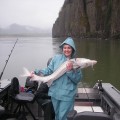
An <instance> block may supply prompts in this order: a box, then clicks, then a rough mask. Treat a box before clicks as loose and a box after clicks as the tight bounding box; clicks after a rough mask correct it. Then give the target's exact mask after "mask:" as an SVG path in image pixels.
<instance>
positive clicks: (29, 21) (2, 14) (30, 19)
mask: <svg viewBox="0 0 120 120" xmlns="http://www.w3.org/2000/svg"><path fill="white" fill-rule="evenodd" d="M63 3H64V0H0V28H5V27H8V26H9V25H11V24H13V23H16V24H20V25H30V26H34V27H40V28H52V26H53V24H54V22H55V20H56V18H57V17H58V14H59V12H60V10H61V7H62V5H63Z"/></svg>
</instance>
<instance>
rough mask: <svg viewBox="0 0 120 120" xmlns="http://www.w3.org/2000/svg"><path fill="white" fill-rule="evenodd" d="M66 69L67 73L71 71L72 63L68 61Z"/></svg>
mask: <svg viewBox="0 0 120 120" xmlns="http://www.w3.org/2000/svg"><path fill="white" fill-rule="evenodd" d="M66 69H67V71H70V70H72V69H73V63H72V62H71V61H68V63H67V65H66Z"/></svg>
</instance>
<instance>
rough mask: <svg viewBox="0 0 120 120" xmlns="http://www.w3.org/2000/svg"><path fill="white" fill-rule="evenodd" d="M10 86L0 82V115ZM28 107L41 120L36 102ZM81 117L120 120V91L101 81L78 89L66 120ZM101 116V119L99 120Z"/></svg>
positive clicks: (2, 81) (8, 81)
mask: <svg viewBox="0 0 120 120" xmlns="http://www.w3.org/2000/svg"><path fill="white" fill-rule="evenodd" d="M10 85H11V80H1V81H0V103H1V105H0V115H1V114H2V112H4V111H5V109H4V108H7V107H6V103H7V98H8V97H7V94H8V91H9V88H10ZM29 107H30V109H31V110H32V113H33V114H34V116H35V118H36V119H38V120H43V118H44V113H43V111H42V109H41V108H40V106H39V105H38V104H37V103H36V102H34V103H33V104H29ZM81 115H82V117H83V116H84V117H85V118H84V119H83V120H91V118H92V120H94V119H93V118H95V117H96V115H97V118H98V120H120V91H119V90H118V89H116V88H115V87H114V86H113V85H112V84H110V83H102V81H97V83H96V84H95V85H94V86H93V87H91V88H87V87H80V88H78V91H77V94H76V98H75V105H74V110H73V111H71V112H70V113H69V114H68V120H79V119H75V117H76V116H77V117H78V116H81ZM104 115H106V116H107V119H104ZM101 116H102V117H103V118H102V119H99V118H100V117H101ZM106 116H105V117H106ZM97 118H95V119H97ZM108 118H109V119H108ZM0 119H1V118H0ZM27 119H28V120H32V119H33V118H32V117H31V115H30V114H28V115H27Z"/></svg>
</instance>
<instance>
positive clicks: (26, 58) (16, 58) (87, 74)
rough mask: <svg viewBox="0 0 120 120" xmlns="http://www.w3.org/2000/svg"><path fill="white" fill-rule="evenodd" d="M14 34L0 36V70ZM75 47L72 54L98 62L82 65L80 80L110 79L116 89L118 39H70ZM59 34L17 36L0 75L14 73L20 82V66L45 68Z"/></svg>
mask: <svg viewBox="0 0 120 120" xmlns="http://www.w3.org/2000/svg"><path fill="white" fill-rule="evenodd" d="M16 40H17V38H16V37H0V74H1V72H2V71H3V68H4V66H5V64H6V62H7V61H6V60H7V59H8V57H9V55H10V53H11V50H12V48H13V46H14V44H15V41H16ZM74 40H75V43H76V48H77V54H76V57H82V58H89V59H95V60H97V61H98V63H97V64H96V65H95V66H94V67H93V68H86V69H82V72H83V79H82V81H81V82H82V83H84V85H85V86H88V87H90V86H93V85H94V84H95V83H96V82H97V81H98V80H102V81H103V82H107V83H111V84H113V85H114V86H115V87H117V89H119V90H120V78H119V75H120V40H110V41H109V40H102V39H78V38H77V39H74ZM63 41H64V39H63V38H59V39H58V38H57V39H55V38H51V37H19V38H18V42H17V44H16V46H15V48H14V49H13V52H12V54H11V56H10V59H9V61H8V63H7V65H6V68H5V70H4V73H3V76H2V79H12V78H13V77H15V76H16V77H18V78H19V81H20V84H21V85H24V83H25V79H26V78H22V77H20V75H21V74H22V73H23V67H26V68H28V69H29V70H30V71H32V70H34V69H36V68H40V69H42V68H45V67H46V64H47V61H48V59H49V58H51V57H52V56H54V55H55V54H57V53H61V52H62V51H61V50H60V49H59V45H60V44H61V43H62V42H63Z"/></svg>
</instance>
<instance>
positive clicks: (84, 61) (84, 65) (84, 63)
mask: <svg viewBox="0 0 120 120" xmlns="http://www.w3.org/2000/svg"><path fill="white" fill-rule="evenodd" d="M76 63H77V64H78V65H79V67H80V68H87V67H89V66H92V67H93V66H94V65H95V64H96V63H97V61H96V60H90V59H86V58H76Z"/></svg>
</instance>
